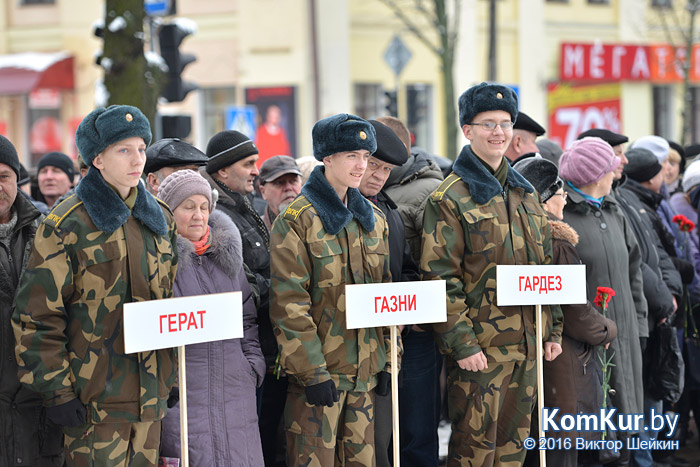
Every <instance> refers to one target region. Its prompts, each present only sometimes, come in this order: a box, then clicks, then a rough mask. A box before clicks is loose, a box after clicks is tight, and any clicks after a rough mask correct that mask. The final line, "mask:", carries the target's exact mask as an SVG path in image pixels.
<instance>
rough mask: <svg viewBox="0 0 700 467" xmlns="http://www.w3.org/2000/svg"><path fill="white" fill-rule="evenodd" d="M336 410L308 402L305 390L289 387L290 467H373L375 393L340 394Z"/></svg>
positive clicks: (288, 456)
mask: <svg viewBox="0 0 700 467" xmlns="http://www.w3.org/2000/svg"><path fill="white" fill-rule="evenodd" d="M338 396H339V399H338V402H336V403H335V404H334V405H333V407H326V406H322V407H317V406H313V405H309V404H308V403H307V402H306V394H304V389H303V388H301V387H299V386H296V385H293V384H290V385H289V391H288V393H287V405H285V407H284V425H285V429H286V433H287V465H288V466H289V467H294V466H300V465H303V466H307V467H329V466H358V467H360V466H362V467H374V465H375V461H374V391H370V392H354V391H338Z"/></svg>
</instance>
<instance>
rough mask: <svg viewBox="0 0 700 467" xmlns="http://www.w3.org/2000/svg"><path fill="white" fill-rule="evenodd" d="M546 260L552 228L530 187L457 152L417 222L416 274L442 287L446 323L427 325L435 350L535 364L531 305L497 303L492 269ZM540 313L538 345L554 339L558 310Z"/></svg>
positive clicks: (559, 329) (558, 327) (464, 152)
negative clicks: (418, 258) (441, 282)
mask: <svg viewBox="0 0 700 467" xmlns="http://www.w3.org/2000/svg"><path fill="white" fill-rule="evenodd" d="M551 262H552V238H551V231H550V227H549V223H548V222H547V216H546V215H545V212H544V210H543V209H542V206H541V205H540V202H539V200H538V197H537V195H536V194H535V193H534V189H533V188H532V186H531V185H530V184H529V183H528V182H527V181H526V180H525V179H524V178H523V177H522V176H521V175H520V174H518V173H517V172H516V171H515V170H513V169H512V168H510V167H508V175H507V178H506V184H505V188H504V187H502V186H501V184H500V183H499V182H498V180H496V178H495V177H494V176H493V175H491V174H490V173H489V172H488V170H487V169H486V168H485V167H484V165H483V164H482V163H481V162H480V161H479V160H478V159H477V158H476V156H475V155H474V153H473V152H472V151H471V149H470V148H469V147H468V146H466V147H465V148H464V149H462V153H461V154H460V155H459V158H458V159H457V161H456V162H455V165H454V172H452V173H451V174H450V175H449V176H448V177H447V178H446V179H445V180H444V181H443V182H442V184H441V185H440V186H439V187H438V189H437V190H436V191H435V192H433V194H432V195H431V197H430V199H429V200H428V203H427V205H426V208H425V217H424V222H423V241H422V250H421V264H420V266H421V270H422V274H423V277H424V279H444V280H445V281H446V283H447V284H446V285H447V322H445V323H438V324H435V325H434V326H433V329H434V331H435V334H436V336H437V340H438V345H439V347H440V350H441V351H442V352H443V353H445V354H446V355H451V356H452V357H453V358H454V359H455V360H461V359H463V358H466V357H469V356H471V355H474V354H476V353H478V352H479V351H480V350H483V351H484V354H485V355H486V357H487V359H488V360H489V361H496V362H506V361H514V360H515V361H518V360H524V359H525V358H528V359H534V358H535V356H536V351H537V349H536V347H535V328H534V315H535V313H534V307H533V306H508V307H499V306H497V305H496V303H497V301H496V265H499V264H523V265H527V264H550V263H551ZM552 313H553V314H554V319H553V318H552ZM543 315H544V318H545V321H544V323H545V327H544V328H543V330H544V336H545V337H544V338H545V340H550V341H553V342H561V332H562V319H561V309H560V307H559V306H552V307H551V311H550V307H548V306H543ZM552 323H554V324H552Z"/></svg>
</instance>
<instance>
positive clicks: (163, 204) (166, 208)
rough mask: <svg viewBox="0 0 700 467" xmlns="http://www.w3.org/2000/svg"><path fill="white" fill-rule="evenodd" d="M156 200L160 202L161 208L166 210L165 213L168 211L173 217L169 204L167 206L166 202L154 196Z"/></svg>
mask: <svg viewBox="0 0 700 467" xmlns="http://www.w3.org/2000/svg"><path fill="white" fill-rule="evenodd" d="M154 198H155V199H156V201H158V204H160V206H161V207H162V208H165V211H166V212H167V213H169V214H170V215H172V213H173V210H172V209H170V206H168V205H167V204H165V202H164V201H163V200H162V199H160V198H158V197H157V196H154Z"/></svg>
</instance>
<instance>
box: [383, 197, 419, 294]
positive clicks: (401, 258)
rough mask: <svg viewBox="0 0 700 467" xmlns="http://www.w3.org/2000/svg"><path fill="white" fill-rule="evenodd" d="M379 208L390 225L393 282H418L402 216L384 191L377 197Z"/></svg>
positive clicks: (390, 257) (416, 269) (416, 267)
mask: <svg viewBox="0 0 700 467" xmlns="http://www.w3.org/2000/svg"><path fill="white" fill-rule="evenodd" d="M377 206H378V207H379V209H381V210H382V212H383V213H384V215H385V216H386V222H387V224H389V263H390V266H389V269H391V280H392V282H405V281H418V280H420V273H419V271H418V265H417V264H416V262H415V261H414V260H413V257H412V256H411V251H410V249H409V246H408V243H406V232H405V230H404V224H403V221H402V220H401V215H400V214H399V211H398V210H397V207H396V204H395V203H394V201H393V200H392V199H391V198H390V197H389V196H387V194H386V193H384V191H380V192H379V194H378V195H377Z"/></svg>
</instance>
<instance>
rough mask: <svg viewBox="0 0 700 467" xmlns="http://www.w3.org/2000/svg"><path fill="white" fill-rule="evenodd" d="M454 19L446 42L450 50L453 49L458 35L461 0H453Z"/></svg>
mask: <svg viewBox="0 0 700 467" xmlns="http://www.w3.org/2000/svg"><path fill="white" fill-rule="evenodd" d="M454 6H455V9H454V21H453V22H452V27H451V28H450V30H449V31H448V34H449V36H448V44H449V47H450V50H452V51H454V49H455V47H456V46H457V38H458V37H459V21H460V17H461V15H462V2H461V0H455V1H454Z"/></svg>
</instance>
